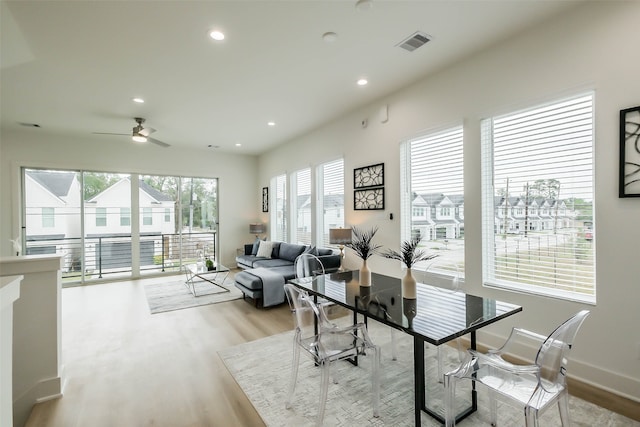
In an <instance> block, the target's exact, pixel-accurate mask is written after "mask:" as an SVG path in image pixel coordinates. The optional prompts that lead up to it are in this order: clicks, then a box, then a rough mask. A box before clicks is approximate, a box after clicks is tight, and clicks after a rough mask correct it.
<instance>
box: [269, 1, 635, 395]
mask: <svg viewBox="0 0 640 427" xmlns="http://www.w3.org/2000/svg"><path fill="white" fill-rule="evenodd" d="M638 22H640V2H637V1H636V2H614V1H606V2H586V3H585V4H584V5H581V6H579V7H578V8H576V9H572V10H571V12H570V13H569V14H566V15H564V16H562V17H560V18H556V19H554V20H552V21H548V22H546V23H545V24H544V25H539V26H538V27H537V28H534V29H531V30H529V31H528V32H526V33H523V34H521V35H520V36H519V37H513V38H511V39H510V40H508V41H505V42H504V43H502V44H500V45H497V46H495V47H493V48H491V49H488V50H486V51H484V52H481V53H479V54H477V55H476V56H475V57H473V58H470V59H467V60H465V61H463V62H460V63H458V64H456V65H455V66H453V67H451V68H449V69H446V70H442V71H441V72H440V73H438V74H436V75H433V76H429V77H426V78H425V79H424V80H423V81H421V82H419V83H417V84H415V85H413V86H411V87H408V88H406V89H404V90H402V91H399V92H397V93H395V94H392V95H391V96H389V97H388V98H386V99H381V100H379V102H376V103H374V104H371V105H369V106H368V107H367V108H364V109H362V110H359V111H356V112H354V113H353V114H350V115H348V116H345V117H343V118H341V119H340V120H337V121H335V122H333V123H330V124H328V125H326V126H323V127H321V128H319V129H317V130H316V131H314V132H312V133H310V134H308V135H305V136H303V137H300V138H299V139H297V140H295V141H291V142H289V143H287V144H284V145H282V146H280V147H278V148H277V149H274V150H272V151H271V152H269V153H267V154H265V155H263V156H261V158H260V173H259V183H258V185H257V186H258V187H261V186H266V185H268V184H269V178H270V177H272V176H274V175H276V174H279V173H283V172H285V171H286V172H292V171H295V170H297V169H300V168H302V167H305V166H309V165H317V164H319V163H321V162H323V161H326V160H330V159H333V158H335V156H336V155H338V154H342V155H344V159H345V189H346V200H345V207H346V212H345V223H346V224H347V225H364V226H367V227H369V226H373V225H377V226H379V227H380V230H379V232H378V234H377V236H376V241H377V242H378V243H380V244H382V245H383V246H384V247H391V248H396V249H397V248H398V247H399V245H400V220H399V215H400V210H399V207H400V196H399V188H400V179H399V143H400V141H402V140H403V139H406V138H407V137H410V136H413V135H416V134H418V133H420V132H422V131H425V130H428V129H437V128H442V127H445V126H451V125H454V124H458V123H463V124H464V132H465V142H464V144H465V145H464V149H465V236H466V282H467V283H466V289H467V292H469V293H474V294H481V295H486V296H490V297H493V298H497V299H500V300H504V301H509V302H515V303H518V304H520V305H522V306H523V307H524V311H523V312H522V313H521V314H518V315H516V316H514V317H512V318H509V319H507V320H505V321H502V322H498V324H496V325H494V326H492V327H491V328H487V332H483V333H481V334H479V339H480V341H484V342H485V343H488V344H491V345H496V344H497V343H499V342H501V341H502V340H504V338H505V337H506V334H507V333H508V331H509V329H510V327H511V326H512V325H515V324H517V325H521V326H523V327H526V328H529V329H532V330H536V331H539V332H541V333H548V332H550V331H551V329H552V328H553V327H555V326H556V325H557V324H558V323H560V322H561V321H562V320H564V319H566V318H568V317H569V316H570V315H572V314H574V313H575V312H577V311H578V310H579V309H581V308H583V307H586V308H588V309H590V310H591V311H592V314H591V316H590V317H589V318H588V319H587V321H586V322H585V324H584V326H583V329H582V331H581V333H580V334H579V336H578V340H577V342H576V346H575V349H574V352H573V354H572V366H571V368H570V373H571V374H572V375H573V376H576V377H579V378H581V379H583V380H586V381H589V382H592V383H594V384H596V385H599V386H601V387H604V388H607V389H610V390H613V391H615V392H617V393H619V394H621V395H625V396H628V397H631V398H633V399H636V400H638V401H640V354H638V353H639V352H640V350H639V346H640V327H639V326H640V308H639V307H638V304H639V302H640V262H638V255H637V254H638V243H637V242H639V241H640V227H638V224H637V223H638V219H639V218H640V200H638V199H635V200H633V199H619V198H618V188H617V185H618V146H619V143H618V114H619V110H620V109H623V108H628V107H632V106H636V105H640V79H639V76H640V55H638V46H637V36H638ZM434 40H436V39H434ZM434 43H437V40H436V41H434ZM424 49H426V50H425V51H423V52H420V51H417V52H414V53H413V54H414V55H428V49H429V47H428V46H427V47H425V48H424ZM371 84H375V81H372V82H371ZM584 90H595V106H596V108H595V111H596V113H595V120H596V123H595V129H596V133H595V137H596V147H595V165H596V173H595V191H596V200H595V206H596V227H597V235H596V237H597V241H596V250H597V261H596V262H597V266H596V270H597V271H596V281H597V304H596V305H594V306H584V305H581V304H578V303H573V302H567V301H562V300H557V299H551V298H543V297H535V296H530V295H523V294H516V293H513V292H506V291H500V290H494V289H488V288H484V287H483V286H482V283H481V277H482V274H481V265H482V264H481V263H482V261H481V248H482V247H481V228H480V226H481V222H480V214H481V209H480V147H479V146H480V129H479V123H480V119H481V118H484V117H487V116H490V115H493V114H496V113H505V112H508V111H510V110H512V109H518V108H524V107H528V106H533V105H536V104H539V103H541V102H545V101H549V100H554V99H557V98H560V97H563V96H567V95H572V94H575V93H579V92H581V91H584ZM384 104H388V106H389V120H388V122H387V123H380V121H379V120H378V118H377V117H378V116H377V113H378V111H379V109H380V107H381V106H382V105H384ZM365 118H368V119H369V125H368V127H366V128H364V129H363V128H362V127H361V121H362V120H363V119H365ZM303 153H304V154H303ZM379 162H385V189H386V194H385V195H386V200H385V207H386V209H385V211H384V212H382V213H381V212H379V211H378V212H375V213H372V212H362V211H358V212H356V211H354V210H353V209H352V206H353V199H352V197H353V191H352V190H353V182H352V171H353V169H354V168H356V167H360V166H365V165H370V164H375V163H379ZM390 213H393V214H394V219H393V220H389V219H388V218H389V214H390ZM261 219H262V221H264V222H267V221H268V220H269V218H268V216H267V215H266V214H263V216H262V218H261ZM346 263H347V265H350V266H357V265H358V263H357V260H354V259H353V258H352V257H349V258H348V259H347V260H346ZM370 268H371V270H372V271H377V272H385V273H388V274H391V275H395V276H400V271H399V265H398V264H397V263H395V262H392V261H390V260H386V259H383V258H381V257H374V258H373V259H372V261H371V263H370Z"/></svg>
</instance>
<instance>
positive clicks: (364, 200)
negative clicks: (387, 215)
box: [353, 188, 384, 211]
mask: <svg viewBox="0 0 640 427" xmlns="http://www.w3.org/2000/svg"><path fill="white" fill-rule="evenodd" d="M353 209H354V210H356V211H371V210H384V188H371V189H367V190H355V191H354V192H353Z"/></svg>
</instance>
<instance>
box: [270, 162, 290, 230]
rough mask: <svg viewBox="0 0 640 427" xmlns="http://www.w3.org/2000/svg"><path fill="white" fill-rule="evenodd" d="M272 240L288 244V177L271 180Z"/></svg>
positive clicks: (282, 176)
mask: <svg viewBox="0 0 640 427" xmlns="http://www.w3.org/2000/svg"><path fill="white" fill-rule="evenodd" d="M271 194H272V197H271V239H272V240H277V241H280V242H287V241H288V240H287V239H288V232H287V175H286V174H282V175H278V176H276V177H273V178H272V179H271Z"/></svg>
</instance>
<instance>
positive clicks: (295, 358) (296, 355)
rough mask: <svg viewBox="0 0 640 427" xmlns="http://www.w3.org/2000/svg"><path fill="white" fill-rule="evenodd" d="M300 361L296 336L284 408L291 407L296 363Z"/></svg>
mask: <svg viewBox="0 0 640 427" xmlns="http://www.w3.org/2000/svg"><path fill="white" fill-rule="evenodd" d="M299 362H300V348H299V347H298V343H297V336H296V337H294V339H293V359H292V361H291V379H290V380H289V393H288V394H287V400H286V401H285V408H287V409H291V401H292V399H293V392H294V391H295V389H296V382H297V380H298V365H299Z"/></svg>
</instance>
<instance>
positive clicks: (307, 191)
mask: <svg viewBox="0 0 640 427" xmlns="http://www.w3.org/2000/svg"><path fill="white" fill-rule="evenodd" d="M291 184H292V185H291V191H292V193H295V195H296V197H295V200H294V201H293V209H294V211H293V213H292V215H291V220H292V231H293V232H294V233H295V235H294V236H292V241H293V242H295V243H298V244H301V245H310V244H311V169H309V168H307V169H302V170H299V171H297V172H296V173H295V174H293V176H292V181H291ZM294 221H295V223H294Z"/></svg>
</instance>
